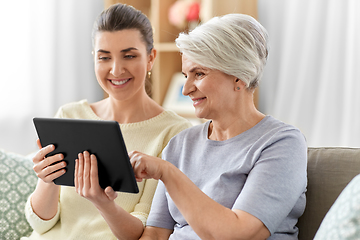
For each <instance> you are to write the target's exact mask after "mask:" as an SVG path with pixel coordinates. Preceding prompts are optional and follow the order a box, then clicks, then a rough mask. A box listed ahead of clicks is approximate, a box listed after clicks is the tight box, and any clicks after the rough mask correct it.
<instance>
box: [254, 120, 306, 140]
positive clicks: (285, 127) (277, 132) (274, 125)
mask: <svg viewBox="0 0 360 240" xmlns="http://www.w3.org/2000/svg"><path fill="white" fill-rule="evenodd" d="M257 130H258V133H259V134H260V135H261V136H262V137H263V138H265V139H266V138H268V139H269V140H270V139H272V140H273V141H277V140H279V138H296V139H298V140H299V141H306V140H305V136H304V135H303V134H302V132H301V131H300V130H299V129H298V128H297V127H295V126H293V125H290V124H287V123H284V122H282V121H280V120H278V119H276V118H274V117H272V116H266V118H265V119H263V121H262V122H261V123H260V125H259V127H258V128H257Z"/></svg>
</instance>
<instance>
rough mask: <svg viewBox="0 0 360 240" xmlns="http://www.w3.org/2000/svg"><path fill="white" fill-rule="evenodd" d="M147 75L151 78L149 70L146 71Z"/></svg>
mask: <svg viewBox="0 0 360 240" xmlns="http://www.w3.org/2000/svg"><path fill="white" fill-rule="evenodd" d="M147 75H148V78H149V79H150V78H151V71H148V72H147Z"/></svg>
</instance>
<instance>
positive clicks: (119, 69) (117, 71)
mask: <svg viewBox="0 0 360 240" xmlns="http://www.w3.org/2000/svg"><path fill="white" fill-rule="evenodd" d="M123 72H125V70H124V66H122V64H120V62H119V61H117V60H114V61H113V62H112V65H111V69H110V74H111V75H113V76H114V77H120V75H121V74H122V73H123Z"/></svg>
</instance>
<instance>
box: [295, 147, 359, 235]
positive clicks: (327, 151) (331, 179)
mask: <svg viewBox="0 0 360 240" xmlns="http://www.w3.org/2000/svg"><path fill="white" fill-rule="evenodd" d="M359 173H360V148H345V147H319V148H311V147H309V149H308V188H307V193H306V199H307V200H306V208H305V212H304V214H303V216H301V217H300V219H299V222H298V224H297V226H298V228H299V239H300V240H310V239H313V238H314V236H315V233H316V231H317V230H318V228H319V226H320V224H321V221H322V220H323V218H324V217H325V215H326V213H327V212H328V211H329V209H330V207H331V206H332V205H333V203H334V202H335V200H336V198H337V197H338V196H339V194H340V193H341V191H342V190H343V189H344V188H345V186H346V185H347V184H348V183H349V182H350V181H351V180H352V179H353V178H354V177H355V176H356V175H358V174H359Z"/></svg>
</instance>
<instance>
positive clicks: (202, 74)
mask: <svg viewBox="0 0 360 240" xmlns="http://www.w3.org/2000/svg"><path fill="white" fill-rule="evenodd" d="M204 75H205V74H204V73H202V72H197V73H195V76H196V77H198V78H200V77H202V76H204Z"/></svg>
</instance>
